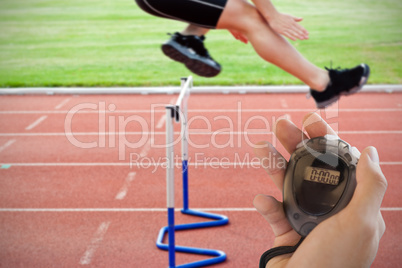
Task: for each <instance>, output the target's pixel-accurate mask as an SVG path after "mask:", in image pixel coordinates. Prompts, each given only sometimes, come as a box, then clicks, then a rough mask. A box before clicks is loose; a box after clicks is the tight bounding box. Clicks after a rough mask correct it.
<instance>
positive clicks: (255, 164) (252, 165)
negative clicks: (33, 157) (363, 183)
mask: <svg viewBox="0 0 402 268" xmlns="http://www.w3.org/2000/svg"><path fill="white" fill-rule="evenodd" d="M226 160H227V159H226V158H224V161H222V162H197V163H189V164H188V165H189V166H196V167H213V168H218V167H222V168H225V167H230V166H233V167H235V168H260V167H261V164H260V162H257V161H256V162H226ZM1 165H10V166H15V167H99V166H100V167H106V166H122V167H127V166H128V167H131V168H133V167H137V168H145V169H147V168H149V167H158V166H160V167H163V168H165V167H166V163H165V162H163V161H162V160H161V161H157V160H155V162H154V163H148V162H146V163H141V162H136V163H129V162H114V163H113V162H98V163H74V162H72V163H1V162H0V166H1ZM181 165H182V164H181V162H176V163H175V167H181ZM380 165H381V166H401V165H402V162H380Z"/></svg>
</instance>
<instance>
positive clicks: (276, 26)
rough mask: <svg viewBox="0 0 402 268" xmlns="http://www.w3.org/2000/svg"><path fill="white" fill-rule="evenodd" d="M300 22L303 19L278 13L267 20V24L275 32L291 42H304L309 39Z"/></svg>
mask: <svg viewBox="0 0 402 268" xmlns="http://www.w3.org/2000/svg"><path fill="white" fill-rule="evenodd" d="M302 20H303V18H299V17H294V16H292V15H289V14H285V13H280V12H278V13H275V14H274V15H272V17H270V18H269V20H268V23H269V25H270V26H271V28H272V29H273V30H274V31H275V32H277V33H279V34H281V35H283V36H286V37H287V38H289V39H291V40H293V41H296V40H306V39H308V37H309V33H308V31H307V30H306V29H305V28H304V27H303V26H302V25H300V24H299V22H301V21H302Z"/></svg>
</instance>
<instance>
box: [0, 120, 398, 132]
mask: <svg viewBox="0 0 402 268" xmlns="http://www.w3.org/2000/svg"><path fill="white" fill-rule="evenodd" d="M287 116H288V117H289V115H287ZM188 133H189V134H191V135H272V132H271V131H253V132H244V131H220V130H217V131H216V132H213V131H191V130H190V131H188ZM120 134H121V133H120V132H74V133H65V132H53V133H52V132H49V133H43V132H37V133H0V137H17V136H20V137H36V136H38V137H41V136H98V135H120ZM174 134H175V135H180V134H181V132H179V131H175V132H174ZM338 134H339V135H342V134H352V135H380V134H381V135H382V134H389V135H399V134H402V130H361V131H359V130H351V131H349V130H343V131H342V130H341V131H338ZM124 135H149V136H150V135H153V136H164V135H166V133H165V132H164V131H155V132H149V131H148V132H141V131H132V132H124Z"/></svg>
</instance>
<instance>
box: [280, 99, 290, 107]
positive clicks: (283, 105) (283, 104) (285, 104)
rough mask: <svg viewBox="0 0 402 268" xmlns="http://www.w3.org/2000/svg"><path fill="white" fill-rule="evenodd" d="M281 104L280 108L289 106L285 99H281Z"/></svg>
mask: <svg viewBox="0 0 402 268" xmlns="http://www.w3.org/2000/svg"><path fill="white" fill-rule="evenodd" d="M281 106H282V108H289V106H288V103H287V102H286V100H285V99H281Z"/></svg>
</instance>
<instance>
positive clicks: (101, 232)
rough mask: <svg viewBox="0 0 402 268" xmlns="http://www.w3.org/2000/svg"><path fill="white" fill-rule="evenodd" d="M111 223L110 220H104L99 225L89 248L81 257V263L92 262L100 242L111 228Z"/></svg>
mask: <svg viewBox="0 0 402 268" xmlns="http://www.w3.org/2000/svg"><path fill="white" fill-rule="evenodd" d="M109 225H110V221H108V222H102V223H101V224H100V225H99V227H98V230H96V233H95V235H94V236H93V238H92V240H91V243H90V244H89V245H88V247H87V250H86V251H85V253H84V255H82V257H81V259H80V264H81V265H88V264H90V263H91V261H92V258H93V255H94V254H95V251H96V250H97V249H98V247H99V245H100V243H101V242H102V240H103V237H104V236H105V234H106V232H107V229H108V228H109Z"/></svg>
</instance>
